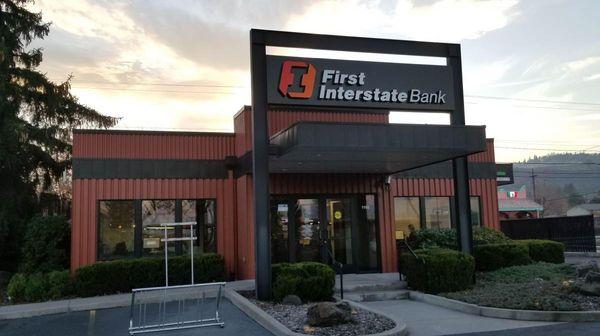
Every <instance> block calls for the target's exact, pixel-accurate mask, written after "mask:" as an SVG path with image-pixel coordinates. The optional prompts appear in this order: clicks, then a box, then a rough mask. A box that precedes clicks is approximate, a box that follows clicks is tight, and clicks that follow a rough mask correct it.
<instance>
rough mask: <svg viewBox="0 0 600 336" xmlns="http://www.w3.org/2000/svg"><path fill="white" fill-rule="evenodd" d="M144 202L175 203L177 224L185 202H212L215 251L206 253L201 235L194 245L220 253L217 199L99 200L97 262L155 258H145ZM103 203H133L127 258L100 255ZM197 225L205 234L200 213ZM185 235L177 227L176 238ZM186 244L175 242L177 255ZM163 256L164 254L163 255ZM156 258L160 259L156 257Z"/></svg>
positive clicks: (97, 207)
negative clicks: (130, 250)
mask: <svg viewBox="0 0 600 336" xmlns="http://www.w3.org/2000/svg"><path fill="white" fill-rule="evenodd" d="M143 201H173V202H175V208H174V210H175V222H180V221H181V220H182V218H183V207H182V203H183V201H196V202H197V201H212V202H213V204H214V228H213V229H214V239H215V241H214V251H208V252H207V251H206V247H205V246H204V240H200V237H201V236H202V235H201V234H199V235H198V237H196V241H195V242H197V243H198V245H194V248H195V249H198V250H199V251H200V253H217V252H218V230H219V228H218V225H219V216H218V202H217V198H216V197H208V198H177V199H174V198H156V199H98V200H97V201H96V261H109V260H118V259H132V258H140V257H150V258H151V257H153V256H145V255H144V247H143V236H144V231H143V213H142V212H143V211H142V202H143ZM102 202H131V203H132V205H133V223H134V225H135V228H134V230H133V253H132V254H131V255H130V256H127V257H121V258H103V257H102V254H101V253H100V246H101V244H102V235H101V225H100V219H101V207H100V204H101V203H102ZM196 223H197V224H196V225H197V229H198V231H199V232H202V233H203V232H204V231H203V230H204V224H205V221H204V216H201V217H200V218H199V217H198V213H196ZM182 233H183V228H181V227H177V228H176V230H175V236H176V237H181V236H182ZM183 243H184V242H180V241H179V242H175V255H183V248H182V244H183ZM161 256H162V254H161ZM155 257H158V255H157V256H155Z"/></svg>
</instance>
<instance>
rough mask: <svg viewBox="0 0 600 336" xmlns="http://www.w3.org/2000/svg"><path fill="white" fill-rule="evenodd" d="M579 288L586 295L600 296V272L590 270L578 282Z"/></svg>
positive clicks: (577, 286)
mask: <svg viewBox="0 0 600 336" xmlns="http://www.w3.org/2000/svg"><path fill="white" fill-rule="evenodd" d="M575 287H576V288H577V290H578V291H579V292H580V293H581V294H584V295H593V296H600V272H592V271H590V272H588V273H587V274H586V275H585V278H583V280H581V279H580V280H578V281H577V283H576V286H575Z"/></svg>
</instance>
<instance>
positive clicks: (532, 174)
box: [531, 168, 539, 217]
mask: <svg viewBox="0 0 600 336" xmlns="http://www.w3.org/2000/svg"><path fill="white" fill-rule="evenodd" d="M536 176H537V175H535V174H534V173H533V168H531V183H532V184H533V201H534V202H537V198H536V194H535V177H536ZM538 217H539V212H538Z"/></svg>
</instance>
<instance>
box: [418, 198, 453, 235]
mask: <svg viewBox="0 0 600 336" xmlns="http://www.w3.org/2000/svg"><path fill="white" fill-rule="evenodd" d="M451 226H452V218H451V217H450V198H449V197H425V227H426V228H428V229H441V228H450V227H451Z"/></svg>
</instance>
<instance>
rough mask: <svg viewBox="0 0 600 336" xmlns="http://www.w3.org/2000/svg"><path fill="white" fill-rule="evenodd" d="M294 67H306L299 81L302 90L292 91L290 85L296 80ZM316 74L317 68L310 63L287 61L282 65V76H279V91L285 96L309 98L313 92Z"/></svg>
mask: <svg viewBox="0 0 600 336" xmlns="http://www.w3.org/2000/svg"><path fill="white" fill-rule="evenodd" d="M294 69H305V73H304V74H303V75H302V76H301V77H300V83H299V86H300V88H301V89H302V91H290V86H292V85H293V84H294V80H295V78H294V71H293V70H294ZM316 76H317V69H315V67H314V66H313V65H312V64H310V63H306V62H301V61H285V62H283V65H282V67H281V76H280V77H279V93H281V95H282V96H284V97H290V98H296V99H308V98H310V97H311V96H312V94H313V90H314V88H315V78H316Z"/></svg>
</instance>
